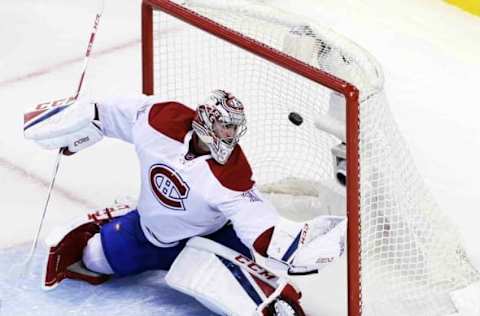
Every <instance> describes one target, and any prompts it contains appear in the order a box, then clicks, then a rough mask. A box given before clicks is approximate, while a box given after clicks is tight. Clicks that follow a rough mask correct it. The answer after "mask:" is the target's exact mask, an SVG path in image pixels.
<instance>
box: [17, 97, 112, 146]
mask: <svg viewBox="0 0 480 316" xmlns="http://www.w3.org/2000/svg"><path fill="white" fill-rule="evenodd" d="M24 136H25V138H26V139H30V140H33V141H35V142H36V143H37V144H39V145H40V146H41V147H43V148H45V149H59V148H67V149H68V151H69V152H70V153H75V152H78V151H80V150H82V149H84V148H86V147H89V146H91V145H93V144H95V143H97V142H98V141H100V140H101V139H102V138H103V132H102V124H101V123H100V121H99V120H98V118H97V117H96V106H95V103H94V102H93V101H90V100H87V99H79V100H76V99H74V98H69V99H63V100H57V101H53V102H50V103H46V104H40V105H38V106H37V107H35V108H34V109H33V110H31V111H28V112H26V113H25V115H24Z"/></svg>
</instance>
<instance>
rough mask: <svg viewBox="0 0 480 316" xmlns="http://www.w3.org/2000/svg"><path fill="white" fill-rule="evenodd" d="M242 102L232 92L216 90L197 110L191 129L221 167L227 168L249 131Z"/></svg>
mask: <svg viewBox="0 0 480 316" xmlns="http://www.w3.org/2000/svg"><path fill="white" fill-rule="evenodd" d="M246 124H247V120H246V118H245V111H244V108H243V104H242V102H240V100H238V99H237V98H236V97H234V96H233V95H232V94H230V93H229V92H226V91H223V90H214V91H212V92H211V93H210V95H209V96H208V98H207V99H206V100H205V102H203V103H201V104H200V105H198V107H197V112H196V115H195V119H194V120H193V123H192V127H193V130H194V131H195V132H196V133H197V135H198V137H199V138H200V140H201V141H202V142H204V143H205V144H206V145H207V146H208V148H209V149H210V153H211V155H212V157H213V159H215V160H216V161H217V162H218V163H219V164H222V165H223V164H225V163H226V162H227V160H228V158H229V157H230V154H231V153H232V151H233V150H234V149H235V146H236V145H237V144H238V141H239V139H240V137H241V136H242V135H244V134H245V132H246V131H247V125H246Z"/></svg>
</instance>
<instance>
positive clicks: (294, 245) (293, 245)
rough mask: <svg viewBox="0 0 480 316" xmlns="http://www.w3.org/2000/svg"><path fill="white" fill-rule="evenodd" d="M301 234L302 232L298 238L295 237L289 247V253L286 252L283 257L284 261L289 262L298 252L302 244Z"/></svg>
mask: <svg viewBox="0 0 480 316" xmlns="http://www.w3.org/2000/svg"><path fill="white" fill-rule="evenodd" d="M301 234H302V231H300V232H299V233H298V235H297V237H295V240H294V241H293V242H292V243H291V244H290V247H288V249H287V252H285V254H284V255H283V257H282V261H285V262H287V261H288V260H289V259H290V257H291V256H292V255H293V253H294V252H295V250H297V248H298V244H299V243H300V235H301Z"/></svg>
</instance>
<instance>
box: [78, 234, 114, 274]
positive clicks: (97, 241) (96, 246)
mask: <svg viewBox="0 0 480 316" xmlns="http://www.w3.org/2000/svg"><path fill="white" fill-rule="evenodd" d="M82 261H83V264H84V265H85V267H86V268H87V269H88V270H91V271H94V272H97V273H102V274H113V273H114V272H113V270H112V268H111V267H110V264H109V263H108V261H107V258H106V256H105V253H104V251H103V246H102V240H101V235H100V234H95V235H94V236H93V237H92V238H90V239H89V240H88V243H87V246H86V247H85V248H84V249H83V256H82Z"/></svg>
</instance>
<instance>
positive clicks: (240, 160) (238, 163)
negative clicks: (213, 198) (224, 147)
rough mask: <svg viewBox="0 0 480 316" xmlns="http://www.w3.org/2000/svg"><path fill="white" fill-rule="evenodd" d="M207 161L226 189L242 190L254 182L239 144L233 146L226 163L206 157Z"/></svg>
mask: <svg viewBox="0 0 480 316" xmlns="http://www.w3.org/2000/svg"><path fill="white" fill-rule="evenodd" d="M207 162H208V165H209V166H210V169H211V170H212V172H213V174H214V175H215V177H216V178H217V179H218V181H220V183H221V184H222V185H223V186H224V187H226V188H227V189H230V190H233V191H240V192H243V191H248V190H250V189H251V188H252V187H253V185H254V184H255V182H254V181H253V180H252V169H251V168H250V164H249V163H248V160H247V157H245V154H244V153H243V151H242V148H241V147H240V145H237V146H236V147H235V149H234V150H233V152H232V154H231V155H230V158H228V161H227V163H226V164H224V165H221V164H219V163H218V162H216V161H215V160H214V159H208V160H207Z"/></svg>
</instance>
